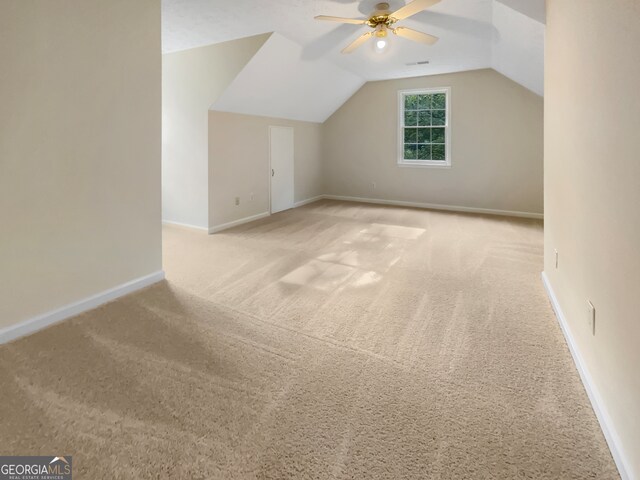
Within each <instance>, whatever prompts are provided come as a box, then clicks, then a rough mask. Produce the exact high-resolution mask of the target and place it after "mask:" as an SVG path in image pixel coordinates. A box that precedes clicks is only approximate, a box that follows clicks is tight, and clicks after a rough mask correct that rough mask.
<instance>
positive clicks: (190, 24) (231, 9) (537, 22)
mask: <svg viewBox="0 0 640 480" xmlns="http://www.w3.org/2000/svg"><path fill="white" fill-rule="evenodd" d="M379 1H380V0H268V1H267V0H227V1H222V0H162V6H163V11H162V14H163V17H162V25H163V30H162V44H163V50H164V52H165V53H168V52H175V51H179V50H186V49H190V48H194V47H198V46H203V45H209V44H213V43H219V42H223V41H228V40H234V39H238V38H244V37H247V36H251V35H256V34H260V33H267V32H276V34H277V37H278V38H277V39H274V40H273V41H271V42H270V43H267V44H266V46H265V48H266V50H268V51H266V53H265V52H262V55H261V56H259V57H257V59H256V60H255V61H254V62H253V68H257V66H260V67H262V71H263V72H265V70H264V68H265V65H264V63H265V62H268V59H269V58H272V59H273V58H279V59H280V61H278V62H275V63H276V64H277V65H278V69H285V70H286V71H282V72H275V73H274V72H265V73H267V77H268V78H266V81H267V83H268V84H271V87H272V88H276V89H277V88H278V85H279V82H280V81H284V77H286V76H291V77H292V80H293V81H295V82H298V83H300V82H302V81H303V80H304V81H306V80H308V78H309V75H310V74H311V73H312V72H313V71H314V69H315V70H316V71H318V70H319V69H324V70H327V69H328V70H332V69H336V70H335V71H336V72H338V73H339V76H340V78H341V79H343V80H345V81H344V82H342V81H339V82H338V83H339V84H342V83H343V84H344V86H343V87H341V86H340V85H337V86H336V85H331V86H327V91H328V90H329V88H331V91H333V92H334V93H336V95H337V96H338V97H343V96H345V95H346V96H347V98H348V95H351V94H352V93H353V89H354V85H355V84H356V83H357V81H354V79H355V78H359V79H360V80H361V83H364V82H365V81H372V80H385V79H391V78H402V77H412V76H422V75H434V74H439V73H452V72H459V71H465V70H473V69H478V68H494V69H496V70H497V71H499V72H500V73H502V74H504V75H505V76H507V77H509V78H511V79H512V80H514V81H516V82H518V83H520V84H521V85H523V86H525V87H526V88H528V89H530V90H532V91H534V92H535V93H537V94H539V95H542V94H543V57H544V0H442V1H441V2H440V3H438V4H436V5H435V6H433V7H431V8H430V9H428V10H427V11H424V12H421V13H419V14H417V15H415V16H413V17H411V18H409V19H407V20H404V21H403V22H402V23H401V24H402V25H403V26H407V27H410V28H414V29H416V30H420V31H424V32H427V33H430V34H432V35H436V36H438V37H440V41H439V42H438V43H437V44H435V45H433V46H425V45H422V44H418V43H414V42H411V41H409V40H406V39H403V38H399V37H393V36H392V37H393V38H391V39H390V45H389V48H388V49H387V51H385V52H384V53H382V54H380V53H376V52H375V51H374V49H373V45H372V44H373V42H369V44H367V45H364V46H362V47H361V48H360V49H358V50H356V52H354V53H352V54H350V55H343V54H341V53H340V51H341V50H342V49H343V48H344V47H345V46H346V45H348V44H349V43H350V42H352V41H353V40H355V39H356V38H357V37H358V36H359V35H361V34H362V33H364V32H366V31H368V27H366V26H358V25H345V24H335V23H331V22H320V21H316V20H314V16H316V15H334V16H342V17H354V18H365V17H368V16H369V15H370V14H371V13H372V12H373V11H374V10H375V5H376V4H377V3H379ZM388 3H389V4H390V6H391V10H395V9H398V8H400V7H402V6H403V5H405V4H406V3H408V0H407V1H405V0H388ZM280 37H282V38H280ZM293 45H296V46H295V47H294V46H293ZM279 48H280V49H281V52H280V53H279V52H278V50H277V49H279ZM280 57H286V58H280ZM417 62H428V63H426V64H422V65H420V64H416V63H417ZM256 65H257V66H256ZM250 66H251V64H249V66H248V67H247V68H249V67H250ZM296 77H300V78H296ZM302 77H304V79H303V78H302ZM239 78H240V80H241V85H239V86H238V85H236V86H235V89H236V90H237V91H238V92H239V95H238V96H237V98H236V96H235V95H229V94H228V93H227V94H226V95H225V99H224V103H225V105H226V107H227V108H226V109H228V110H230V111H234V110H242V109H243V108H245V107H246V106H243V105H240V106H236V105H235V104H236V103H238V102H240V103H242V102H244V100H243V99H242V94H243V92H244V93H246V92H247V89H248V88H249V87H250V84H251V81H253V82H261V81H262V80H263V79H262V78H261V77H260V76H256V75H255V72H254V73H251V72H249V73H248V74H245V75H244V76H243V75H242V74H241V75H240V76H239ZM305 79H306V80H305ZM290 83H291V82H290ZM233 88H234V86H233V85H232V86H231V87H230V89H233ZM318 88H320V90H322V86H320V87H318ZM241 107H242V108H241ZM314 108H315V107H314ZM245 109H246V108H245ZM263 110H264V109H263ZM267 110H269V109H267ZM317 110H318V112H319V113H320V110H322V109H321V108H320V107H318V108H317ZM271 113H273V112H271ZM256 114H258V113H256ZM260 114H266V113H260ZM323 116H324V112H322V114H319V115H312V117H314V118H313V119H314V120H317V118H316V117H318V118H319V117H323Z"/></svg>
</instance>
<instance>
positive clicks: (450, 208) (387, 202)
mask: <svg viewBox="0 0 640 480" xmlns="http://www.w3.org/2000/svg"><path fill="white" fill-rule="evenodd" d="M323 198H326V199H329V200H343V201H346V202H362V203H374V204H377V205H395V206H398V207H414V208H426V209H430V210H446V211H451V212H465V213H484V214H488V215H501V216H506V217H522V218H536V219H543V218H544V214H542V213H531V212H515V211H510V210H493V209H489V208H475V207H461V206H458V205H440V204H436V203H420V202H404V201H401V200H382V199H378V198H363V197H345V196H342V195H323Z"/></svg>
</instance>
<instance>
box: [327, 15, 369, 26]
mask: <svg viewBox="0 0 640 480" xmlns="http://www.w3.org/2000/svg"><path fill="white" fill-rule="evenodd" d="M315 18H316V20H325V21H329V22H338V23H351V24H353V25H364V24H365V23H366V22H367V21H366V20H360V19H359V18H343V17H331V16H328V15H318V16H317V17H315Z"/></svg>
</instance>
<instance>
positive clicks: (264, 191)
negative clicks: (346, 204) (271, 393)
mask: <svg viewBox="0 0 640 480" xmlns="http://www.w3.org/2000/svg"><path fill="white" fill-rule="evenodd" d="M270 125H274V126H285V127H293V128H294V149H295V152H294V154H295V159H294V188H295V190H294V200H295V201H296V202H300V201H302V200H307V199H309V198H313V197H316V196H318V195H321V194H323V193H324V192H323V173H322V161H321V152H322V148H321V140H322V125H320V124H318V123H310V122H299V121H293V120H283V119H276V118H268V117H258V116H253V115H240V114H235V113H224V112H215V111H210V112H209V175H210V176H209V186H210V190H209V198H210V207H209V215H210V219H209V223H210V225H211V226H212V227H215V226H219V225H222V224H225V223H229V222H233V221H235V220H240V219H243V218H247V217H250V216H253V215H259V214H261V213H265V212H268V211H269V182H270V179H269V126H270ZM252 193H253V195H254V198H253V201H251V194H252ZM236 197H240V205H238V206H236V205H235V198H236Z"/></svg>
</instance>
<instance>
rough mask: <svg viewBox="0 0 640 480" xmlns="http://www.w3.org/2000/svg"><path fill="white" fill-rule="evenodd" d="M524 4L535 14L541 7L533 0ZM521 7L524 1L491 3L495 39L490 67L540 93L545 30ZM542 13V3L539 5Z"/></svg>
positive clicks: (542, 77)
mask: <svg viewBox="0 0 640 480" xmlns="http://www.w3.org/2000/svg"><path fill="white" fill-rule="evenodd" d="M526 2H527V3H526V6H527V8H528V9H529V11H530V13H531V14H532V15H534V16H535V17H539V16H540V10H539V9H536V8H534V7H535V4H536V2H535V1H534V0H526ZM510 4H516V6H518V7H522V4H524V1H523V0H501V1H497V0H496V1H495V2H494V5H493V25H494V27H495V31H494V41H493V48H492V63H491V66H492V67H493V68H494V69H495V70H497V71H498V72H500V73H502V74H503V75H504V76H506V77H508V78H510V79H511V80H513V81H515V82H517V83H519V84H521V85H523V86H524V87H526V88H528V89H529V90H531V91H533V92H535V93H537V94H538V95H543V90H544V32H545V26H544V24H543V23H542V22H540V21H538V20H537V18H534V17H532V16H529V15H528V14H526V13H523V12H525V11H527V10H526V9H524V8H518V9H515V8H512V7H511V6H510ZM542 7H543V8H542V13H544V3H543V4H542Z"/></svg>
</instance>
